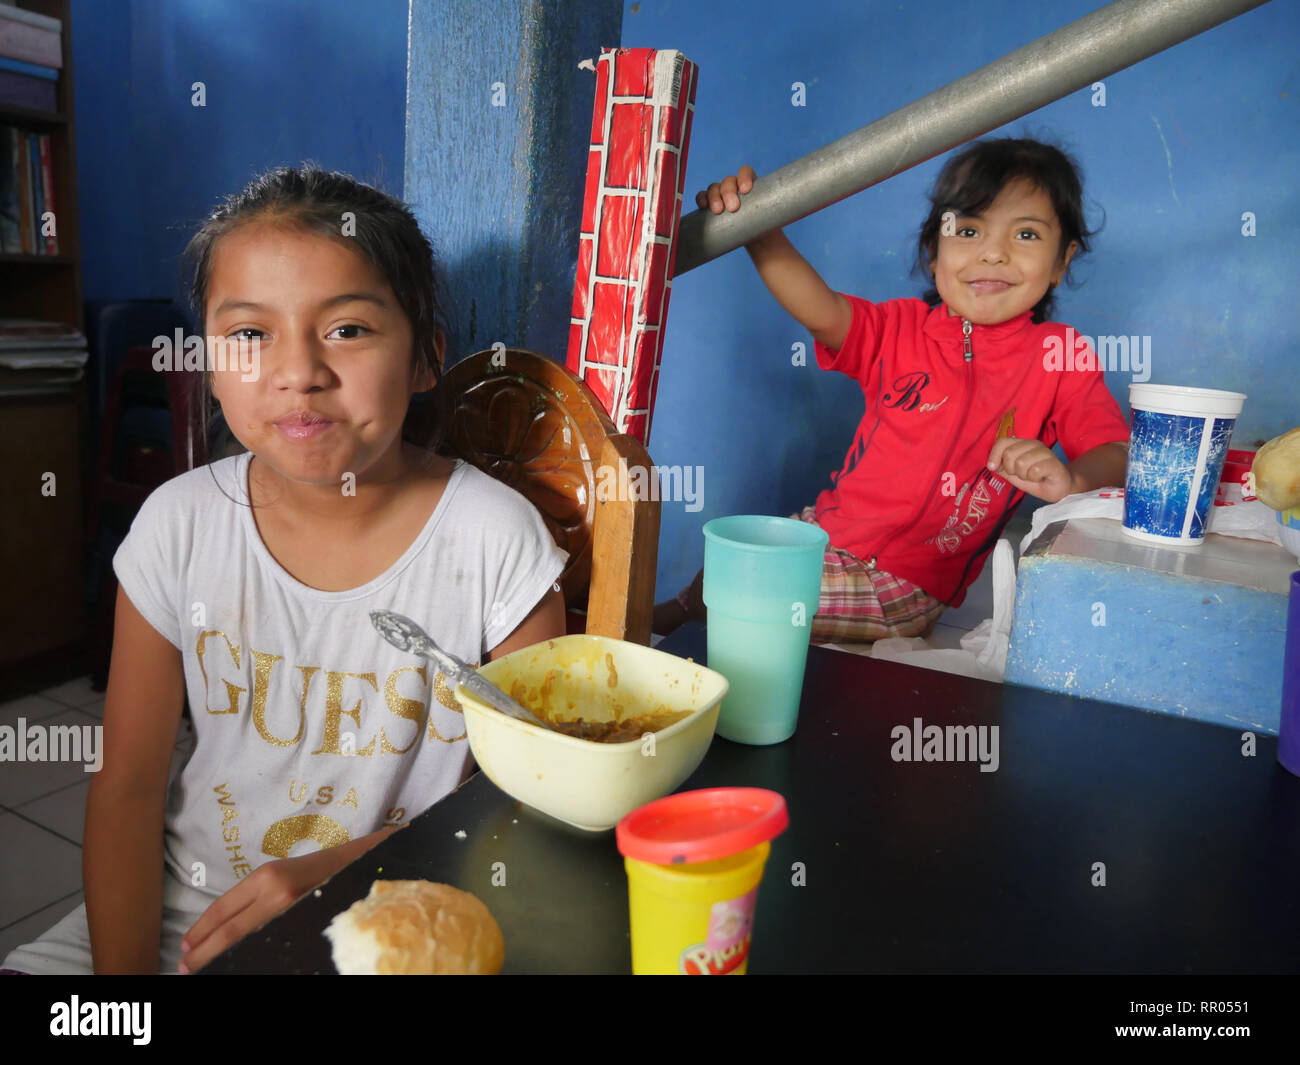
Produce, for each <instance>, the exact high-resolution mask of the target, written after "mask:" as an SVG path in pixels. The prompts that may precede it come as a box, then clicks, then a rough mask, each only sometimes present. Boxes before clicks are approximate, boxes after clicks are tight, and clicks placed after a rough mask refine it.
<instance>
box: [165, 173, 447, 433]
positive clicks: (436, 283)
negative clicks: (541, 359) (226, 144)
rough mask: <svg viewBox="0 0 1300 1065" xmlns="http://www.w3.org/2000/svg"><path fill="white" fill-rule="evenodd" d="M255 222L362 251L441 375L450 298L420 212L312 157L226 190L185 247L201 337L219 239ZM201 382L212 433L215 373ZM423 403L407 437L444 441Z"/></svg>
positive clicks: (418, 354) (423, 360)
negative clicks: (439, 347)
mask: <svg viewBox="0 0 1300 1065" xmlns="http://www.w3.org/2000/svg"><path fill="white" fill-rule="evenodd" d="M345 212H346V213H350V214H351V216H352V222H353V227H354V228H355V233H352V232H351V228H353V227H349V232H348V235H347V236H344V235H343V233H344V229H343V227H344V221H345V219H344V215H345ZM254 222H269V223H273V224H276V225H284V226H290V227H293V228H296V229H299V230H302V231H304V232H309V233H319V234H321V235H322V236H326V237H330V238H331V239H333V240H337V241H339V242H340V243H342V244H345V245H346V246H347V247H350V248H356V249H357V250H358V251H359V252H361V254H362V255H364V256H365V257H366V258H367V259H369V260H370V261H371V262H372V263H373V264H374V265H375V266H376V267H377V268H378V269H379V271H380V272H381V273H382V274H383V275H384V277H385V278H386V279H387V281H388V283H389V285H390V286H392V289H393V293H394V294H395V295H396V296H397V302H398V304H399V305H400V306H401V308H402V310H403V311H405V312H406V316H407V318H408V319H409V320H410V323H411V331H412V334H413V338H412V348H413V350H412V358H414V359H415V360H416V361H417V363H418V364H419V366H420V368H421V369H427V370H432V371H433V374H434V380H435V381H437V380H438V379H439V377H440V372H439V365H438V351H437V338H438V336H439V334H442V335H443V336H446V333H447V328H446V322H447V319H446V313H445V302H444V300H443V298H442V295H441V294H442V285H441V282H440V279H439V277H438V272H437V267H436V265H435V262H434V255H433V248H432V246H431V245H430V244H429V241H428V239H427V238H426V237H425V235H424V234H423V233H422V232H421V231H420V225H419V223H418V222H417V221H416V220H415V216H414V215H413V214H412V213H411V210H410V208H408V207H407V206H406V204H404V203H402V201H401V200H398V199H396V198H394V197H393V196H390V195H388V194H387V193H385V192H382V191H380V190H379V189H377V188H375V187H374V186H372V185H367V184H363V183H362V182H360V181H357V180H356V179H355V178H353V177H351V176H349V175H347V174H340V173H337V172H335V171H329V170H321V169H320V168H319V167H317V166H315V165H314V164H312V163H310V162H306V163H304V164H303V165H302V166H301V167H288V166H282V167H277V168H275V169H273V170H269V171H267V172H265V173H263V174H261V175H259V176H258V177H256V178H254V179H253V181H251V182H250V183H249V184H248V186H247V187H246V188H244V189H243V191H241V192H238V193H236V194H235V195H233V196H228V197H226V199H225V200H224V201H223V202H222V203H221V204H220V205H219V206H218V207H217V208H216V209H215V210H214V211H213V212H212V213H211V214H210V215H209V216H208V217H207V219H206V220H205V221H204V222H203V224H202V225H201V226H200V227H199V230H198V232H197V233H195V234H194V236H193V238H192V239H191V240H190V242H189V244H188V245H187V246H186V248H185V253H184V256H183V258H182V279H183V284H184V286H185V290H186V295H187V297H188V301H189V304H190V309H191V311H192V313H193V316H194V321H195V323H196V325H197V327H198V332H199V335H200V336H203V337H206V336H207V326H206V321H205V318H206V312H207V299H208V285H209V282H210V280H211V275H212V260H213V254H214V251H215V249H216V246H217V242H218V241H219V240H221V238H222V237H224V236H226V235H228V234H229V233H231V232H233V231H234V230H236V229H238V228H240V227H242V226H245V225H249V224H251V223H254ZM197 389H198V394H197V396H196V402H195V404H194V411H195V418H196V420H197V422H198V426H197V428H198V430H199V432H200V434H201V435H203V436H205V437H206V435H207V433H208V431H209V428H210V426H211V424H212V421H213V414H214V411H213V397H212V382H211V378H210V375H209V374H207V373H201V374H199V376H198V382H197ZM423 405H424V404H421V403H420V402H419V401H418V399H417V400H413V401H412V403H411V409H410V410H409V411H408V413H407V416H406V419H405V421H404V423H403V427H402V438H403V439H409V440H411V441H412V442H413V443H417V444H420V445H421V446H423V447H425V448H427V449H428V450H430V451H432V450H434V449H436V447H437V446H438V443H439V435H440V434H439V422H440V419H431V418H430V417H429V416H428V414H427V413H426V412H424V411H422V410H421V409H420V408H421V407H422V406H423ZM417 436H418V437H423V439H416V437H417ZM235 450H238V446H237V444H236V448H235Z"/></svg>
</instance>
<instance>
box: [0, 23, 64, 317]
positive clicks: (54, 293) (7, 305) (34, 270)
mask: <svg viewBox="0 0 1300 1065" xmlns="http://www.w3.org/2000/svg"><path fill="white" fill-rule="evenodd" d="M5 2H6V3H10V4H11V5H12V6H14V7H19V8H24V9H26V10H28V11H34V12H36V14H38V15H48V16H49V17H50V18H56V19H58V20H59V21H60V22H62V23H63V69H62V70H60V71H59V81H58V89H57V94H58V95H57V97H56V98H57V100H58V105H59V109H58V110H57V111H39V110H36V109H35V108H31V107H14V106H9V105H6V104H3V103H0V125H9V126H18V127H20V128H22V129H25V130H30V131H32V132H35V133H48V134H49V136H50V154H51V158H52V163H53V172H54V207H55V220H56V224H57V226H58V231H59V252H60V254H58V255H24V254H21V253H12V252H11V253H6V254H0V318H46V319H50V320H52V321H60V322H66V323H68V324H69V325H74V326H76V327H77V328H78V329H79V330H81V331H83V332H84V331H85V321H84V313H85V312H84V308H83V305H82V296H81V232H80V227H79V225H78V218H77V152H76V122H75V120H74V118H73V114H74V111H73V100H72V33H71V25H70V19H69V13H70V7H71V0H17V3H14V2H13V0H5Z"/></svg>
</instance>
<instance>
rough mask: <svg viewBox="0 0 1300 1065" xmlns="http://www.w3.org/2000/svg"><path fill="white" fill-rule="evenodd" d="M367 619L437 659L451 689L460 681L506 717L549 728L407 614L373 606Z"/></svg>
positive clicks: (407, 647)
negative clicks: (443, 647)
mask: <svg viewBox="0 0 1300 1065" xmlns="http://www.w3.org/2000/svg"><path fill="white" fill-rule="evenodd" d="M370 621H371V623H372V624H373V625H374V626H375V628H376V629H378V630H379V635H380V636H382V637H383V638H384V639H385V640H387V641H388V642H389V643H391V644H392V645H393V646H394V647H396V648H397V649H398V650H399V651H406V652H407V653H408V654H415V655H421V656H423V657H424V658H429V659H432V660H433V661H434V662H436V663H437V664H438V668H439V669H440V670H442V675H443V676H444V677H446V678H447V683H448V684H449V685H450V686H451V688H452V690H453V691H454V690H455V689H456V686H457V685H461V686H463V687H465V688H467V689H469V691H470V692H472V693H473V694H474V695H477V696H478V697H479V698H480V699H482V700H483V701H484V702H485V703H487V704H488V705H489V706H491V707H492V708H493V709H496V710H500V711H501V713H503V714H506V715H507V716H509V717H513V718H518V719H519V720H520V721H527V722H528V723H529V724H530V725H540V726H541V727H542V728H545V729H549V728H551V726H550V724H549V723H547V722H545V721H543V720H542V719H541V718H539V717H537V716H536V715H535V714H532V713H530V712H529V711H528V710H527V709H525V708H524V707H523V706H520V705H519V703H517V702H515V700H514V699H512V698H510V696H508V695H507V694H506V693H505V692H503V691H502V690H501V689H500V688H498V687H497V686H496V685H495V684H493V683H492V682H491V681H490V680H488V679H487V677H485V676H483V674H482V673H480V672H479V671H478V670H477V669H475V668H474V667H473V666H471V665H469V664H468V663H466V662H462V661H461V660H460V659H459V658H457V657H456V656H455V655H453V654H448V653H447V652H446V651H444V650H443V649H442V648H441V647H439V646H438V645H437V644H436V643H434V642H433V640H431V639H430V638H429V634H428V633H427V632H425V631H424V630H423V629H422V628H420V626H419V625H417V624H416V623H415V622H414V621H412V620H411V619H410V618H406V617H403V616H402V615H401V614H394V613H393V612H392V611H391V610H372V611H371V612H370Z"/></svg>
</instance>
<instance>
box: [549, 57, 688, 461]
mask: <svg viewBox="0 0 1300 1065" xmlns="http://www.w3.org/2000/svg"><path fill="white" fill-rule="evenodd" d="M698 73H699V67H697V66H696V65H695V64H694V63H692V62H691V61H690V60H689V59H687V58H686V57H685V56H683V55H682V54H681V53H680V52H674V51H658V50H656V49H654V48H618V49H614V48H605V49H602V50H601V56H600V59H599V60H598V61H597V63H596V106H595V109H594V112H593V115H592V121H591V149H590V154H589V155H588V159H587V186H586V196H585V198H584V200H583V205H582V230H581V232H580V233H579V243H578V273H577V280H576V283H575V285H574V291H573V312H572V317H571V318H570V320H569V323H570V324H569V353H568V358H567V360H566V362H567V365H568V367H569V369H570V370H572V371H573V372H574V373H575V374H577V375H578V376H579V377H581V378H582V379H583V380H584V381H585V382H586V383H587V385H588V386H589V387H590V388H591V390H592V391H593V392H595V393H596V395H597V396H598V397H599V398H600V401H601V402H602V403H603V404H604V405H605V409H606V410H607V411H609V416H610V418H611V419H612V420H613V422H614V424H615V425H616V426H617V427H618V428H619V430H620V431H621V432H625V433H631V434H632V435H633V436H635V437H636V438H637V439H638V440H640V441H641V442H642V443H645V442H646V440H647V439H648V438H649V435H650V419H651V417H652V416H653V415H654V401H655V390H656V388H657V387H658V383H659V362H660V359H661V358H662V357H663V330H664V322H665V320H666V318H667V315H668V297H669V294H670V292H671V289H672V271H673V260H674V258H675V256H676V252H677V229H678V225H679V223H680V221H681V215H682V209H681V199H682V185H683V182H684V181H685V178H686V150H687V147H688V146H689V144H690V139H691V120H692V119H693V117H694V115H695V84H696V80H697V76H698Z"/></svg>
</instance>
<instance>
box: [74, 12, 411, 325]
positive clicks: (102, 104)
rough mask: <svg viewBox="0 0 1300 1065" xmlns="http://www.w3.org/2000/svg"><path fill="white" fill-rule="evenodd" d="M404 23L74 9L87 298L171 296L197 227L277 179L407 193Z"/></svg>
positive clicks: (352, 17) (387, 16)
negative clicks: (223, 200) (267, 177)
mask: <svg viewBox="0 0 1300 1065" xmlns="http://www.w3.org/2000/svg"><path fill="white" fill-rule="evenodd" d="M406 20H407V0H366V2H365V3H364V4H363V5H358V4H357V3H356V0H275V2H274V3H267V2H265V0H112V2H106V0H73V2H72V13H71V21H72V39H73V66H74V92H75V94H76V95H75V106H76V117H77V180H78V194H79V200H80V206H81V231H82V246H83V250H84V254H85V259H84V264H83V280H84V286H85V296H86V299H88V300H96V299H147V298H167V297H175V296H176V295H177V294H178V285H177V281H176V273H177V269H178V266H179V257H180V254H181V252H182V251H183V250H184V247H185V244H186V242H187V241H188V240H189V238H190V236H191V235H192V234H193V231H194V229H195V228H196V226H197V225H198V223H199V222H200V221H201V220H202V219H203V217H204V216H205V215H206V214H207V212H208V211H209V210H211V208H212V207H213V206H214V205H215V203H216V202H217V200H218V199H219V198H220V197H222V196H224V195H227V194H229V193H232V192H235V191H237V190H238V189H240V188H242V187H243V186H244V185H245V184H247V182H248V181H249V179H250V178H251V177H252V176H253V174H254V173H255V172H257V171H259V170H262V169H265V168H267V167H271V166H276V165H280V164H297V163H301V162H303V161H304V160H307V159H311V160H314V161H315V162H317V163H319V164H320V165H321V166H324V167H327V168H329V169H335V170H344V171H348V172H350V173H352V174H353V175H355V176H356V177H358V178H361V179H362V180H365V181H369V182H371V183H372V184H377V185H380V186H381V187H383V188H385V189H386V190H387V191H389V192H392V193H396V194H398V195H400V194H401V191H402V159H403V151H404V145H403V138H404V130H403V115H404V111H405V100H406ZM196 81H201V82H203V83H204V84H205V85H206V88H207V106H206V107H193V106H191V103H190V98H191V90H190V86H191V85H192V84H193V83H194V82H196Z"/></svg>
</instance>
